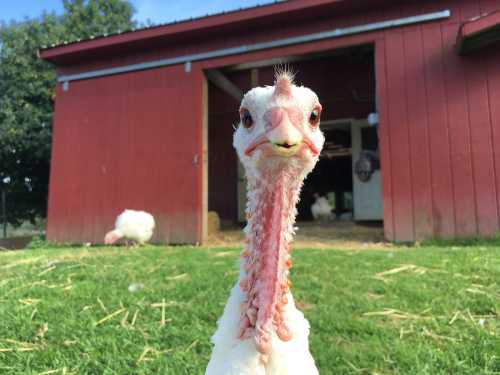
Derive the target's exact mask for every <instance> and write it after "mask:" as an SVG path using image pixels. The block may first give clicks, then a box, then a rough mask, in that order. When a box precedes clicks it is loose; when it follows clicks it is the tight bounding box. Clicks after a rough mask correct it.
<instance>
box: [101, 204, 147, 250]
mask: <svg viewBox="0 0 500 375" xmlns="http://www.w3.org/2000/svg"><path fill="white" fill-rule="evenodd" d="M154 228H155V219H154V218H153V215H151V214H149V213H147V212H144V211H135V210H125V211H123V212H122V213H121V214H120V215H118V216H117V218H116V222H115V229H113V230H112V231H110V232H108V233H106V236H105V237H104V243H105V244H106V245H110V244H114V243H115V242H116V241H118V240H119V239H121V238H124V239H126V240H132V241H135V242H136V243H138V244H139V245H143V244H145V243H146V242H148V241H149V240H150V239H151V237H152V236H153V230H154Z"/></svg>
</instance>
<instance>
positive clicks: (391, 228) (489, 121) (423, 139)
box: [378, 0, 500, 241]
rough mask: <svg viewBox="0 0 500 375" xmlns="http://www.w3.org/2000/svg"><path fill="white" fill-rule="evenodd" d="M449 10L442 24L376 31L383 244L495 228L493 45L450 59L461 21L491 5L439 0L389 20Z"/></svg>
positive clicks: (496, 60) (498, 71) (499, 56)
mask: <svg viewBox="0 0 500 375" xmlns="http://www.w3.org/2000/svg"><path fill="white" fill-rule="evenodd" d="M444 8H450V9H451V11H452V17H451V19H449V20H446V21H443V22H434V23H429V24H423V25H415V26H410V27H405V28H400V29H394V30H387V31H385V32H384V43H383V45H384V46H385V47H384V48H383V49H384V51H379V52H380V53H382V52H383V56H379V60H380V61H379V62H380V64H381V65H380V66H379V69H380V70H382V69H383V73H382V74H381V75H379V77H378V78H379V79H382V80H384V82H379V83H380V85H381V89H383V90H384V91H385V92H384V93H382V94H383V95H384V96H385V98H386V100H385V103H383V108H382V110H384V111H386V113H385V116H384V118H383V122H382V126H385V127H386V129H385V131H386V138H387V139H386V140H385V141H386V143H385V144H384V146H385V147H386V148H387V147H388V150H387V149H386V150H385V151H386V152H384V153H383V160H382V164H383V166H387V165H389V164H390V169H389V170H387V168H386V169H385V170H384V171H383V180H384V182H383V188H384V190H385V192H384V200H385V202H384V203H385V206H386V207H385V208H386V212H385V218H386V223H385V224H386V235H387V237H388V238H389V239H393V240H402V241H403V240H416V239H422V238H429V237H439V238H451V237H469V236H475V235H483V236H491V235H494V234H495V233H497V232H498V230H499V219H498V218H499V205H498V201H499V197H500V191H499V188H498V187H499V185H498V182H499V179H498V174H499V172H500V171H499V170H498V168H499V167H500V165H499V164H498V153H499V152H500V150H495V147H494V146H495V142H494V139H495V138H494V136H497V139H498V133H499V127H500V120H499V118H498V113H497V112H498V111H496V110H495V106H494V105H492V103H498V102H499V99H500V98H499V96H498V95H499V92H498V90H497V89H496V87H498V84H499V79H500V53H498V52H497V50H498V47H497V48H496V49H495V47H493V48H490V49H488V50H484V51H479V52H478V53H476V54H475V55H474V56H470V57H461V56H459V55H458V54H457V51H456V46H455V41H456V36H457V32H458V29H459V26H460V23H461V22H464V21H466V20H468V19H470V18H471V17H475V16H477V15H479V14H481V13H483V12H488V11H492V10H498V9H500V1H496V0H490V1H477V0H464V1H453V2H452V1H440V2H433V3H430V2H429V4H427V5H425V6H422V4H419V5H416V6H406V7H402V8H401V9H400V10H399V12H398V11H397V10H396V9H395V10H394V12H395V14H394V16H398V15H405V14H410V13H413V14H416V13H418V12H427V11H433V10H436V9H444ZM387 191H388V192H390V193H389V195H387V194H385V193H386V192H387Z"/></svg>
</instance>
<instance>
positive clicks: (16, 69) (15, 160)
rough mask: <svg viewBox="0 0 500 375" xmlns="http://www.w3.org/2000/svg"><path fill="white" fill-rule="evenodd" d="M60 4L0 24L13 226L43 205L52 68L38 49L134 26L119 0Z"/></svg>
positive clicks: (3, 160) (1, 162)
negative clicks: (59, 11) (57, 10)
mask: <svg viewBox="0 0 500 375" xmlns="http://www.w3.org/2000/svg"><path fill="white" fill-rule="evenodd" d="M63 5H64V13H63V15H62V16H56V15H54V14H47V13H45V14H43V15H41V16H40V17H38V18H36V19H25V20H24V21H22V22H12V23H9V24H0V189H5V190H6V191H7V196H8V199H7V201H8V221H9V222H10V223H11V224H13V225H18V224H20V223H21V222H23V221H25V220H30V221H33V220H34V219H35V218H37V217H44V216H45V213H46V207H47V192H48V177H49V165H50V146H51V136H52V112H53V105H54V92H55V84H56V73H55V69H54V67H52V66H51V65H50V64H48V63H46V62H44V61H42V60H40V59H39V58H38V55H37V52H38V49H39V48H40V47H41V46H43V45H51V44H59V43H62V42H63V41H73V40H77V39H85V38H88V37H90V36H92V35H94V36H95V35H101V34H108V33H114V32H118V31H120V30H121V31H123V30H126V29H130V28H132V27H133V26H134V22H133V21H132V14H133V7H132V6H131V4H130V3H129V2H128V1H125V0H87V1H84V0H63ZM7 181H8V183H6V182H7Z"/></svg>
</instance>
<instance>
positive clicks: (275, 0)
mask: <svg viewBox="0 0 500 375" xmlns="http://www.w3.org/2000/svg"><path fill="white" fill-rule="evenodd" d="M286 1H292V0H270V1H268V2H266V3H261V4H256V5H253V6H250V7H239V8H236V9H231V10H226V11H222V12H215V13H208V14H206V15H204V16H199V17H189V18H185V19H180V20H174V21H171V22H165V23H158V24H154V25H148V26H143V27H132V28H130V29H127V30H118V31H117V32H115V33H109V34H108V33H103V34H100V35H91V36H90V37H89V38H84V39H80V38H77V39H75V40H69V41H68V40H64V41H62V42H60V43H52V44H50V45H42V46H41V48H40V51H42V50H47V49H51V48H57V47H60V46H66V45H68V44H75V43H80V42H85V41H88V40H94V39H99V38H107V37H110V36H114V35H122V34H128V33H134V32H139V31H144V30H151V29H157V28H161V27H166V26H172V25H177V24H179V23H186V22H193V21H199V20H202V19H205V18H209V17H216V16H222V15H226V14H232V13H237V12H241V11H245V10H252V9H256V8H262V7H266V6H270V5H274V4H277V3H283V2H286Z"/></svg>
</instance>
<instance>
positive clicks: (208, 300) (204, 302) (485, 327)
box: [0, 243, 500, 375]
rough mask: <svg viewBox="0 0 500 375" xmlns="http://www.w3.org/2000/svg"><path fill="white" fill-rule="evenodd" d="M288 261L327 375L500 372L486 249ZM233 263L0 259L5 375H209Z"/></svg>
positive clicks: (202, 251)
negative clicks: (214, 335)
mask: <svg viewBox="0 0 500 375" xmlns="http://www.w3.org/2000/svg"><path fill="white" fill-rule="evenodd" d="M293 256H294V268H293V270H292V271H293V272H292V280H293V292H294V295H295V298H296V299H297V301H298V305H299V306H300V308H301V309H302V310H303V311H304V312H305V314H306V317H307V318H308V319H309V320H310V322H311V337H310V341H311V350H312V352H313V355H314V357H315V358H316V362H317V365H318V367H319V369H320V372H321V374H432V375H436V374H471V375H472V374H474V375H477V374H500V316H499V313H500V254H499V250H498V248H497V247H496V246H495V244H494V243H491V244H488V243H479V244H475V245H470V246H460V245H448V246H446V245H437V244H436V245H435V246H432V245H429V246H419V247H400V248H398V247H394V248H392V249H389V250H364V251H353V250H319V249H314V250H309V249H296V250H294V251H293ZM237 259H238V250H237V249H226V248H211V249H207V248H195V247H159V246H158V247H156V246H151V247H145V248H142V249H134V250H126V249H124V248H96V247H90V248H51V249H44V248H41V249H33V250H29V251H23V252H4V253H0V322H1V323H0V373H2V374H3V373H5V374H64V373H65V374H70V373H73V374H160V373H161V374H203V373H204V368H205V366H206V363H207V361H208V358H209V355H210V349H211V347H210V343H209V337H210V335H211V334H212V333H213V331H214V329H215V322H216V320H217V318H218V317H219V315H220V314H221V312H222V309H223V306H224V303H225V301H226V299H227V297H228V292H229V289H230V288H231V286H232V285H233V283H234V282H235V279H236V277H237V270H236V267H235V263H236V261H237ZM305 375H306V374H305Z"/></svg>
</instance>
